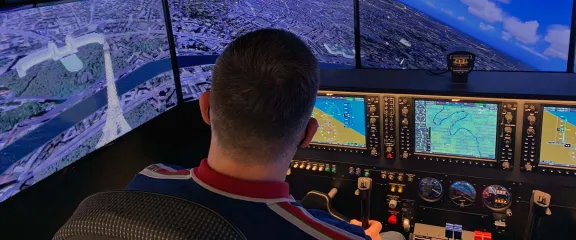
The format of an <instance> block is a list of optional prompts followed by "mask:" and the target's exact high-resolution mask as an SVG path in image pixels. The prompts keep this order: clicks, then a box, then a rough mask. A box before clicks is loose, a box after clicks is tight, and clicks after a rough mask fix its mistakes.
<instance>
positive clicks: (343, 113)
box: [312, 96, 367, 149]
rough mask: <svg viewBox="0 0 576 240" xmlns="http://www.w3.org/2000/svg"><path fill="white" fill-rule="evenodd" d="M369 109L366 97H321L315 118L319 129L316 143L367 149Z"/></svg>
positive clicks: (315, 111)
mask: <svg viewBox="0 0 576 240" xmlns="http://www.w3.org/2000/svg"><path fill="white" fill-rule="evenodd" d="M365 109H366V105H365V98H364V97H363V96H318V97H317V98H316V103H315V104H314V110H313V112H312V117H314V118H316V120H318V125H319V128H318V131H317V132H316V135H314V138H312V143H313V144H316V145H328V146H336V147H346V148H358V149H367V147H366V112H365Z"/></svg>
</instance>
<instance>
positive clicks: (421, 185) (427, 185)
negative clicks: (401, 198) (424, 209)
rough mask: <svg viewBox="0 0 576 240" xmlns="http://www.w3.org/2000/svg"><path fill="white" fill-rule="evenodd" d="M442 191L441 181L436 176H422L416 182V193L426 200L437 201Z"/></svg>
mask: <svg viewBox="0 0 576 240" xmlns="http://www.w3.org/2000/svg"><path fill="white" fill-rule="evenodd" d="M442 193H443V189H442V183H441V182H440V181H438V179H436V178H431V177H427V178H422V179H421V180H420V181H419V182H418V195H419V196H420V197H421V198H422V199H423V200H424V201H426V202H438V200H440V199H441V198H442Z"/></svg>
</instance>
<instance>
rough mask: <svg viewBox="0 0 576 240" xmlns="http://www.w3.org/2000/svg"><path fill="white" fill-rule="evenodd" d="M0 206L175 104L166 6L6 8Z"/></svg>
mask: <svg viewBox="0 0 576 240" xmlns="http://www.w3.org/2000/svg"><path fill="white" fill-rule="evenodd" d="M0 25H2V27H1V28H2V30H1V31H0V174H1V175H0V201H3V200H5V199H7V198H9V197H10V196H13V195H14V194H16V193H18V192H19V191H21V190H22V189H25V188H27V187H29V186H31V185H33V184H35V183H37V182H38V181H41V180H42V179H44V178H46V177H47V176H49V175H51V174H53V173H55V172H56V171H58V170H60V169H62V168H64V167H66V166H68V165H69V164H71V163H73V162H75V161H77V160H78V159H80V158H82V157H83V156H85V155H87V154H88V153H90V152H92V151H94V150H96V149H98V148H100V147H102V146H105V145H107V144H109V143H110V142H112V141H114V140H115V139H116V138H118V137H120V136H122V135H124V134H125V133H127V132H129V131H131V130H132V129H134V128H136V127H138V126H139V125H141V124H143V123H145V122H147V121H148V120H150V119H152V118H154V117H155V116H157V115H158V114H160V113H162V112H165V111H166V110H168V109H169V108H171V107H172V106H174V105H175V104H176V93H175V87H174V78H173V75H172V65H171V62H170V51H169V46H168V38H167V32H166V26H165V21H164V14H163V11H162V2H161V1H156V0H139V1H136V0H91V1H77V2H69V3H64V4H58V5H50V6H46V7H41V8H30V9H25V10H19V11H9V12H0Z"/></svg>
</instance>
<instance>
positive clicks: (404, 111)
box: [402, 108, 408, 117]
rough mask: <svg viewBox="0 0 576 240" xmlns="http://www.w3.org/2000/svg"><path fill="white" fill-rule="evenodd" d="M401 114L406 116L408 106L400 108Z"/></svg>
mask: <svg viewBox="0 0 576 240" xmlns="http://www.w3.org/2000/svg"><path fill="white" fill-rule="evenodd" d="M402 116H404V117H406V116H408V108H402Z"/></svg>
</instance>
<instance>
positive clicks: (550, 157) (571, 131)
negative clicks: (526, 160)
mask: <svg viewBox="0 0 576 240" xmlns="http://www.w3.org/2000/svg"><path fill="white" fill-rule="evenodd" d="M539 165H541V166H550V167H569V168H576V107H544V115H543V119H542V136H541V142H540V164H539Z"/></svg>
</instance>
